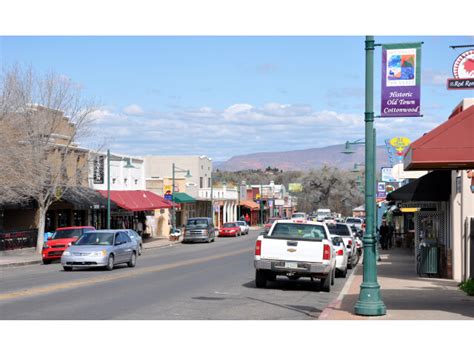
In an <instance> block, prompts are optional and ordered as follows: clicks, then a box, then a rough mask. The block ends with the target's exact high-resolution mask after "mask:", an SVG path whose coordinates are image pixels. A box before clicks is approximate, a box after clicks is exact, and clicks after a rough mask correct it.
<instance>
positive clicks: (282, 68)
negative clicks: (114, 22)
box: [0, 36, 474, 161]
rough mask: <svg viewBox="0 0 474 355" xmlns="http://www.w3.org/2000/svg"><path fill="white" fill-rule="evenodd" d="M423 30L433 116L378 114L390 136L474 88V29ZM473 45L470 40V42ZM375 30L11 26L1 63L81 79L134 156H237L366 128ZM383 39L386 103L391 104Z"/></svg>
mask: <svg viewBox="0 0 474 355" xmlns="http://www.w3.org/2000/svg"><path fill="white" fill-rule="evenodd" d="M375 41H376V43H401V42H419V41H423V42H424V44H423V46H422V59H421V66H422V72H421V73H422V74H421V75H422V77H421V112H422V114H423V117H418V118H414V117H410V118H384V119H381V118H377V119H376V122H375V127H376V128H377V141H378V144H383V143H384V140H385V139H387V138H392V137H395V136H405V137H408V138H410V139H411V140H415V139H416V138H418V137H420V136H421V135H423V134H424V133H426V132H428V131H429V130H431V129H433V128H434V127H436V126H437V125H439V124H440V123H442V122H443V121H445V120H446V119H447V117H448V116H449V114H450V113H451V111H452V109H453V108H454V107H455V106H456V105H457V104H458V103H459V102H460V101H461V100H462V99H463V98H465V97H474V91H470V90H459V91H453V90H449V91H448V90H447V89H446V79H447V78H448V77H452V64H453V62H454V60H455V58H456V57H457V55H459V54H460V53H461V52H462V51H463V50H462V49H457V50H453V49H451V48H449V46H450V45H463V44H473V43H474V37H472V36H466V37H447V36H430V37H427V36H411V37H407V36H403V37H377V36H376V37H375ZM464 50H466V49H464ZM364 60H365V53H364V37H363V36H353V37H351V36H286V37H282V36H142V37H139V36H134V37H120V36H112V37H111V36H108V37H106V36H105V37H100V36H85V37H84V36H83V37H81V36H34V37H19V36H2V37H0V66H2V67H3V68H5V67H8V66H10V65H12V64H20V65H31V66H32V67H33V68H35V70H37V71H38V72H47V71H54V72H55V73H57V74H59V75H63V76H66V77H67V78H69V79H70V80H72V81H73V82H75V83H77V84H78V85H80V87H81V88H82V95H83V96H84V97H85V98H91V99H94V100H95V101H96V102H98V103H99V104H100V106H99V107H98V109H97V111H95V112H94V113H93V118H94V126H93V127H94V132H95V134H94V136H91V137H90V138H89V139H86V140H85V141H83V142H80V143H81V144H82V145H85V146H90V147H92V146H93V145H94V143H97V142H105V146H106V147H107V148H110V149H111V151H113V152H116V153H122V154H129V155H138V156H144V155H207V156H209V157H211V158H212V159H213V160H215V161H222V160H227V159H229V158H231V157H232V156H234V155H241V154H250V153H256V152H275V151H287V150H297V149H307V148H317V147H324V146H328V145H335V144H342V143H344V142H345V141H346V140H356V139H360V138H363V136H364V83H365V82H364V70H365V64H364V63H365V62H364ZM380 67H381V49H380V47H376V50H375V78H374V88H375V95H374V103H375V115H379V114H380V86H381V75H380V71H381V69H380Z"/></svg>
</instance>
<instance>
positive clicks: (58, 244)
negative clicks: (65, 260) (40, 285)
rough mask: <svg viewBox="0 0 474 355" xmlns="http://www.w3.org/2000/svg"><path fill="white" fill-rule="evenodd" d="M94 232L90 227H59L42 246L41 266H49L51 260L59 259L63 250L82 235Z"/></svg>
mask: <svg viewBox="0 0 474 355" xmlns="http://www.w3.org/2000/svg"><path fill="white" fill-rule="evenodd" d="M93 230H95V228H94V227H92V226H83V227H82V226H81V227H61V228H58V229H56V231H55V232H54V234H53V235H52V236H50V237H49V238H48V240H46V241H45V242H44V244H43V251H42V257H43V264H50V263H51V262H52V261H53V260H59V259H61V255H63V252H64V250H66V249H67V248H68V246H70V245H71V244H73V243H75V242H76V241H77V240H78V239H79V238H80V237H82V236H83V235H84V233H86V232H88V231H93Z"/></svg>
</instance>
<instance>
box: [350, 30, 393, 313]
mask: <svg viewBox="0 0 474 355" xmlns="http://www.w3.org/2000/svg"><path fill="white" fill-rule="evenodd" d="M374 49H375V43H374V37H373V36H366V40H365V119H364V121H365V168H366V169H365V209H366V226H365V228H366V229H365V234H364V238H363V243H364V262H363V268H364V269H363V270H364V272H363V281H362V284H361V285H360V293H359V300H358V301H357V303H356V305H355V313H356V314H358V315H364V316H382V315H384V314H385V313H386V307H385V304H384V303H383V301H382V298H381V295H380V285H379V284H378V282H377V262H376V254H375V247H376V243H375V235H374V225H375V224H374V212H375V210H374V207H375V206H374V200H375V131H374V101H373V100H374V83H373V81H374Z"/></svg>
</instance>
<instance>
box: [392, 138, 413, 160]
mask: <svg viewBox="0 0 474 355" xmlns="http://www.w3.org/2000/svg"><path fill="white" fill-rule="evenodd" d="M410 143H411V140H410V139H409V138H407V137H394V138H392V139H390V145H391V146H392V147H393V148H395V150H396V151H397V155H399V156H402V155H403V151H404V150H405V149H406V148H407V147H408V146H409V145H410Z"/></svg>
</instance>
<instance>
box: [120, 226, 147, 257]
mask: <svg viewBox="0 0 474 355" xmlns="http://www.w3.org/2000/svg"><path fill="white" fill-rule="evenodd" d="M123 231H124V232H125V233H127V234H128V236H129V237H130V239H132V240H133V241H134V242H135V243H137V250H138V255H142V252H143V239H142V237H141V236H140V234H138V233H137V232H135V231H134V230H133V229H123Z"/></svg>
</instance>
